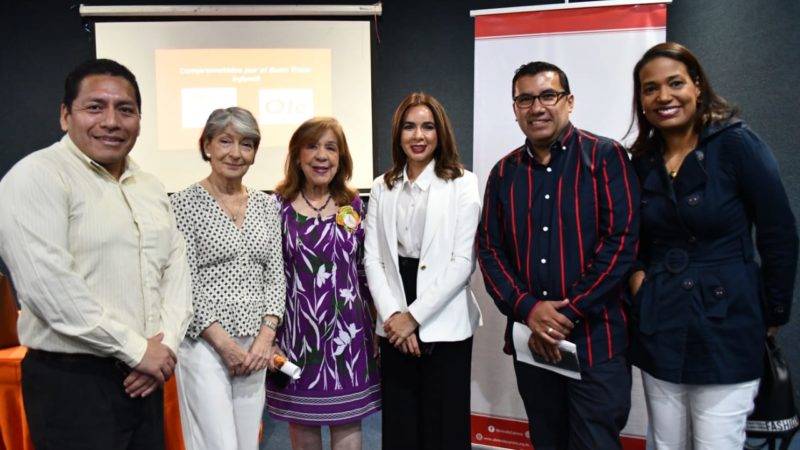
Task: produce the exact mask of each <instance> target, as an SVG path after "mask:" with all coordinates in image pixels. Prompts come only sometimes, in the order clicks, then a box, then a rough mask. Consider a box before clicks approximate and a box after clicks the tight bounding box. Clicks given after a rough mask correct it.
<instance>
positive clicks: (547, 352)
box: [528, 333, 561, 363]
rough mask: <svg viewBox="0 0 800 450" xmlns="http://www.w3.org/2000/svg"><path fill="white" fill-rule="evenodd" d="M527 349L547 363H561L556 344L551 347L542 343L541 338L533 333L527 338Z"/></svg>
mask: <svg viewBox="0 0 800 450" xmlns="http://www.w3.org/2000/svg"><path fill="white" fill-rule="evenodd" d="M528 347H529V348H530V349H531V351H533V352H534V353H536V354H537V355H539V356H541V357H542V358H544V360H545V361H547V362H550V363H557V362H559V361H561V350H559V348H558V344H555V345H552V344H549V343H547V342H544V340H543V339H542V338H541V337H538V336H537V335H536V334H534V333H531V337H530V338H528Z"/></svg>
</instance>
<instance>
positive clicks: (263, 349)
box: [243, 326, 275, 375]
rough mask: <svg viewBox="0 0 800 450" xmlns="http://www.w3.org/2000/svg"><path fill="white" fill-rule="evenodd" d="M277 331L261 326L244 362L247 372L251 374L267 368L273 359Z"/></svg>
mask: <svg viewBox="0 0 800 450" xmlns="http://www.w3.org/2000/svg"><path fill="white" fill-rule="evenodd" d="M274 342H275V332H274V331H272V329H270V328H269V327H264V326H262V327H261V331H260V332H259V333H258V335H257V336H256V338H255V339H253V343H252V344H250V349H249V350H248V352H247V358H246V359H245V362H244V364H243V368H244V370H245V372H246V373H247V374H248V375H249V374H251V373H253V372H258V371H259V370H263V369H266V368H267V366H269V364H270V361H271V360H272V353H273V349H274V348H275V346H274V345H273V344H274Z"/></svg>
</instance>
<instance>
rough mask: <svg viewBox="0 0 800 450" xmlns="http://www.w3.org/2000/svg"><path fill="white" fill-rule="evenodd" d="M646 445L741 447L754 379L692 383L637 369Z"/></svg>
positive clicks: (687, 449)
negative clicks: (641, 387)
mask: <svg viewBox="0 0 800 450" xmlns="http://www.w3.org/2000/svg"><path fill="white" fill-rule="evenodd" d="M642 382H643V384H644V396H645V402H646V403H647V415H648V417H649V419H650V426H649V430H648V441H651V442H648V445H647V448H648V449H649V448H652V449H655V450H742V448H744V441H745V430H744V427H745V423H746V422H747V416H748V415H749V414H750V413H751V412H752V411H753V407H754V403H753V401H754V400H755V397H756V394H758V382H759V380H753V381H747V382H744V383H736V384H712V385H692V384H675V383H670V382H668V381H663V380H659V379H657V378H654V377H652V376H651V375H649V374H647V373H645V372H642Z"/></svg>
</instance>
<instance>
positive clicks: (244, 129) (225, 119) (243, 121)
mask: <svg viewBox="0 0 800 450" xmlns="http://www.w3.org/2000/svg"><path fill="white" fill-rule="evenodd" d="M229 125H230V126H231V127H232V128H233V131H234V132H236V133H238V134H240V135H241V136H242V137H243V138H245V139H251V140H252V141H253V147H254V148H255V149H256V150H258V144H259V142H261V132H260V131H259V130H258V122H257V121H256V118H255V117H253V114H252V113H251V112H250V111H248V110H246V109H244V108H240V107H238V106H231V107H230V108H225V109H221V108H220V109H215V110H214V111H212V112H211V114H210V115H209V116H208V120H206V126H205V127H204V128H203V133H202V134H201V135H200V157H201V158H203V161H208V160H209V158H208V156H206V151H205V149H204V147H205V145H206V144H208V143H209V142H211V140H212V139H214V137H215V136H217V135H218V134H220V133H222V132H224V131H225V128H228V126H229Z"/></svg>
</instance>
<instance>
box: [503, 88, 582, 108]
mask: <svg viewBox="0 0 800 450" xmlns="http://www.w3.org/2000/svg"><path fill="white" fill-rule="evenodd" d="M567 95H569V93H568V92H566V91H561V92H556V91H545V92H542V93H541V94H539V95H530V94H519V95H518V96H516V97H514V105H516V106H517V108H519V109H526V108H530V107H531V106H533V103H534V102H535V101H536V99H537V98H538V99H539V103H541V104H542V106H554V105H555V104H556V103H558V101H559V100H561V97H565V96H567Z"/></svg>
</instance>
